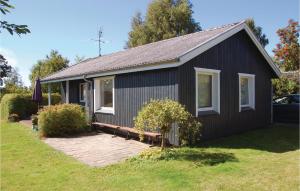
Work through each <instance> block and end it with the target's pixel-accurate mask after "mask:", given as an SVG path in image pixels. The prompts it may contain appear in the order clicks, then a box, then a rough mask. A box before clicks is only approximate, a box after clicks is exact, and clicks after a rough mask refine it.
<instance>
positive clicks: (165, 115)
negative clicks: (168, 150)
mask: <svg viewBox="0 0 300 191" xmlns="http://www.w3.org/2000/svg"><path fill="white" fill-rule="evenodd" d="M175 123H177V124H178V126H179V129H180V132H185V135H180V137H182V138H191V137H198V138H199V137H200V134H199V132H200V127H201V124H200V123H199V122H197V121H196V119H194V118H193V117H192V115H191V114H190V113H189V112H188V111H186V110H185V108H184V107H183V106H182V105H181V104H179V103H178V102H176V101H173V100H170V99H164V100H151V101H150V102H149V103H148V104H146V105H144V107H143V108H142V109H141V110H140V111H139V112H138V115H137V117H136V119H135V120H134V125H135V128H136V129H137V130H138V132H139V134H140V138H141V140H143V138H144V137H143V134H144V130H145V129H147V130H152V131H157V130H160V133H161V148H162V149H164V148H165V139H166V135H167V133H168V132H170V130H171V128H172V125H173V124H175ZM189 128H190V129H194V130H195V131H193V136H189V135H186V132H189V131H187V130H183V129H189ZM197 130H198V131H197ZM185 141H188V140H185Z"/></svg>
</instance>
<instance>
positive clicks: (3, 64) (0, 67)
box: [0, 54, 11, 79]
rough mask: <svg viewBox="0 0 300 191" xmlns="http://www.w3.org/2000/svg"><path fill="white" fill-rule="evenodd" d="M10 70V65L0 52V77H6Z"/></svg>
mask: <svg viewBox="0 0 300 191" xmlns="http://www.w3.org/2000/svg"><path fill="white" fill-rule="evenodd" d="M10 72H11V66H10V65H9V64H8V62H7V60H6V59H5V58H4V56H3V55H2V54H0V78H1V79H2V78H4V77H7V76H8V75H9V73H10Z"/></svg>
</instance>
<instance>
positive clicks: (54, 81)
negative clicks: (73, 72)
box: [41, 75, 83, 84]
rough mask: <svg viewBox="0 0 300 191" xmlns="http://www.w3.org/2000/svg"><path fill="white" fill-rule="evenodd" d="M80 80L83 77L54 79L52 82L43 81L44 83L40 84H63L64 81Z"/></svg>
mask: <svg viewBox="0 0 300 191" xmlns="http://www.w3.org/2000/svg"><path fill="white" fill-rule="evenodd" d="M80 79H83V75H81V76H74V77H68V78H60V79H54V80H45V81H41V84H49V83H56V82H64V81H71V80H80Z"/></svg>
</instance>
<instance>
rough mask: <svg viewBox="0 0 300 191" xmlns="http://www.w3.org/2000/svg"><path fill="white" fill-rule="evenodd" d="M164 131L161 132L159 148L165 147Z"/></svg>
mask: <svg viewBox="0 0 300 191" xmlns="http://www.w3.org/2000/svg"><path fill="white" fill-rule="evenodd" d="M165 144H166V143H165V132H161V150H164V149H165V146H166V145H165Z"/></svg>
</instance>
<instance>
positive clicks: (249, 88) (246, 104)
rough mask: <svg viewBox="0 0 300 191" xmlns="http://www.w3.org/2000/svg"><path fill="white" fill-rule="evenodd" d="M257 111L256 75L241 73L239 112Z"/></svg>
mask: <svg viewBox="0 0 300 191" xmlns="http://www.w3.org/2000/svg"><path fill="white" fill-rule="evenodd" d="M247 108H252V109H255V75H253V74H243V73H239V111H242V110H243V109H247Z"/></svg>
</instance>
